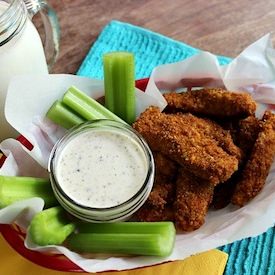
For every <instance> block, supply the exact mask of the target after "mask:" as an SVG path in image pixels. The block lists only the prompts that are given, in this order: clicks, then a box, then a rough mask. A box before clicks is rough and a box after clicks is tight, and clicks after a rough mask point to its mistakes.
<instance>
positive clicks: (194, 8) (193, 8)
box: [48, 0, 275, 73]
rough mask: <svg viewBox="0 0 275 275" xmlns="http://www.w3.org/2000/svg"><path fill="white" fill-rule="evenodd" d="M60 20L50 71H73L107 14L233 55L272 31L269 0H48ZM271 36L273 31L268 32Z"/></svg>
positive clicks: (274, 17) (274, 9) (274, 6)
mask: <svg viewBox="0 0 275 275" xmlns="http://www.w3.org/2000/svg"><path fill="white" fill-rule="evenodd" d="M48 2H49V3H50V4H51V5H52V7H53V8H54V9H55V10H56V12H57V15H58V17H59V20H60V25H61V48H60V49H61V50H60V54H59V58H58V60H57V63H56V64H55V66H54V68H53V72H54V73H75V72H76V71H77V69H78V67H79V65H80V64H81V62H82V60H83V58H84V57H85V55H86V54H87V52H88V50H89V48H90V47H91V45H92V44H93V42H94V41H95V40H96V38H97V37H98V35H99V33H100V32H101V30H102V28H103V27H104V26H105V25H106V24H107V23H108V22H109V21H110V20H112V19H116V20H120V21H124V22H129V23H132V24H135V25H138V26H141V27H144V28H148V29H151V30H153V31H155V32H158V33H161V34H164V35H166V36H169V37H171V38H173V39H176V40H179V41H182V42H185V43H187V44H190V45H192V46H194V47H198V48H201V49H203V50H207V51H210V52H212V53H215V54H220V55H225V56H230V57H234V56H236V55H237V54H239V53H240V52H241V51H242V49H244V48H245V47H246V46H247V45H249V44H251V43H252V42H253V41H255V40H257V39H258V38H260V37H261V36H263V35H264V34H266V33H268V32H272V31H274V30H275V0H170V1H167V0H77V1H76V0H48ZM273 41H275V35H274V37H273Z"/></svg>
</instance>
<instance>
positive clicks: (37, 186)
mask: <svg viewBox="0 0 275 275" xmlns="http://www.w3.org/2000/svg"><path fill="white" fill-rule="evenodd" d="M33 197H40V198H42V199H44V201H45V206H46V207H50V206H53V205H57V204H58V202H57V200H56V199H55V196H54V194H53V191H52V188H51V184H50V182H49V180H48V179H41V178H32V177H13V176H0V208H3V207H6V206H8V205H10V204H12V203H14V202H16V201H20V200H24V199H29V198H33Z"/></svg>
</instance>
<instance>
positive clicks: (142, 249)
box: [67, 222, 176, 256]
mask: <svg viewBox="0 0 275 275" xmlns="http://www.w3.org/2000/svg"><path fill="white" fill-rule="evenodd" d="M175 234H176V230H175V227H174V224H173V223H172V222H124V223H102V224H82V225H80V226H78V233H77V234H72V235H71V236H70V237H69V238H68V239H67V245H68V247H69V248H70V249H72V250H75V251H77V252H87V253H115V254H117V253H119V254H132V255H154V256H168V255H169V254H170V253H171V251H172V249H173V246H174V241H175Z"/></svg>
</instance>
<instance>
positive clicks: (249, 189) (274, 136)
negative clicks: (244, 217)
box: [231, 112, 275, 206]
mask: <svg viewBox="0 0 275 275" xmlns="http://www.w3.org/2000/svg"><path fill="white" fill-rule="evenodd" d="M274 155H275V115H274V114H272V113H271V112H266V113H265V115H264V117H263V120H262V122H261V124H260V132H259V134H258V137H257V140H256V142H255V144H254V146H253V149H252V152H251V155H250V157H249V159H248V161H247V163H246V165H245V167H244V170H243V172H242V175H241V178H240V180H239V181H238V183H237V185H236V189H235V191H234V194H233V197H232V199H231V202H232V203H233V204H236V205H239V206H243V205H244V204H245V203H247V202H248V201H250V200H251V199H252V198H254V197H255V196H256V195H257V194H258V193H259V192H260V191H261V190H262V188H263V186H264V183H265V180H266V178H267V175H268V172H269V170H270V167H271V164H272V162H273V158H274Z"/></svg>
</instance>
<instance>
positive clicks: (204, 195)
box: [174, 169, 214, 231]
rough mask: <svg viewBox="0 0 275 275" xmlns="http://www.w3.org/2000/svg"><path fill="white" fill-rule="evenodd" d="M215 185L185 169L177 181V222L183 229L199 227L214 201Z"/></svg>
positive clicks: (175, 209) (175, 207) (175, 205)
mask: <svg viewBox="0 0 275 275" xmlns="http://www.w3.org/2000/svg"><path fill="white" fill-rule="evenodd" d="M213 192H214V186H213V185H212V184H210V183H209V182H207V181H204V180H201V179H198V178H196V177H194V176H193V175H192V174H190V173H189V172H187V171H184V170H183V169H182V170H181V171H180V173H179V176H178V179H177V182H176V199H175V203H174V211H175V222H176V226H177V228H179V229H180V230H183V231H193V230H195V229H198V228H199V227H200V226H201V225H202V224H203V223H204V219H205V215H206V213H207V210H208V207H209V204H210V203H211V201H212V198H213Z"/></svg>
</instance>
